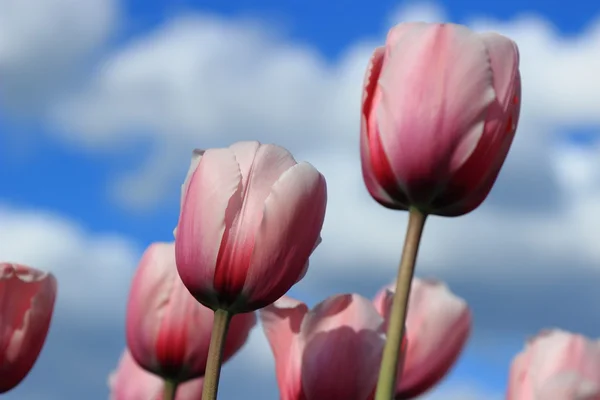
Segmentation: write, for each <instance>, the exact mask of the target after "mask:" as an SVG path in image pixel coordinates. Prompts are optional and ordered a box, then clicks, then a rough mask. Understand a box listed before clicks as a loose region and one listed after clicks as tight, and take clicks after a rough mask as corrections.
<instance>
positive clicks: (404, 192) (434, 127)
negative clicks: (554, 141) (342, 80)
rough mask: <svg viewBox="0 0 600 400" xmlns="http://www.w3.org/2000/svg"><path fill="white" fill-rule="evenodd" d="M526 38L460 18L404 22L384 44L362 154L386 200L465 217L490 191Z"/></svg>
mask: <svg viewBox="0 0 600 400" xmlns="http://www.w3.org/2000/svg"><path fill="white" fill-rule="evenodd" d="M518 67H519V53H518V49H517V45H516V44H515V43H514V42H512V41H511V40H510V39H507V38H505V37H504V36H501V35H498V34H495V33H483V34H478V33H475V32H472V31H470V30H469V29H467V28H466V27H464V26H460V25H454V24H427V23H403V24H400V25H398V26H396V27H394V28H392V29H391V30H390V32H389V34H388V37H387V41H386V44H385V47H380V48H377V49H376V50H375V53H374V54H373V57H372V59H371V63H370V65H369V68H368V70H367V74H366V77H365V84H364V87H365V89H364V94H363V102H362V125H361V158H362V168H363V178H364V181H365V184H366V186H367V189H368V190H369V192H370V193H371V196H373V198H374V199H375V200H377V201H378V202H379V203H380V204H382V205H384V206H385V207H388V208H392V209H400V210H406V209H408V208H409V207H416V208H417V209H419V210H420V211H421V212H423V213H425V214H437V215H442V216H459V215H463V214H466V213H468V212H470V211H472V210H474V209H475V208H477V207H478V206H479V205H480V204H481V203H482V202H483V200H485V198H486V197H487V195H488V193H489V192H490V190H491V188H492V186H493V184H494V182H495V180H496V178H497V176H498V173H499V172H500V169H501V167H502V164H503V163H504V160H505V158H506V155H507V154H508V151H509V149H510V145H511V143H512V140H513V137H514V135H515V131H516V127H517V122H518V119H519V110H520V105H521V78H520V74H519V69H518Z"/></svg>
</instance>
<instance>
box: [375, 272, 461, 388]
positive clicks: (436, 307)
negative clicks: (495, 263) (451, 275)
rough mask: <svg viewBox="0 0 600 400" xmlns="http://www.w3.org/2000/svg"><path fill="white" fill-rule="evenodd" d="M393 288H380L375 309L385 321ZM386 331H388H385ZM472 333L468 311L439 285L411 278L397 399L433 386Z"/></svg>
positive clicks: (445, 288)
mask: <svg viewBox="0 0 600 400" xmlns="http://www.w3.org/2000/svg"><path fill="white" fill-rule="evenodd" d="M394 290H395V288H394V286H393V285H391V286H388V287H385V288H384V289H382V290H381V291H380V292H379V293H378V294H377V296H376V297H375V300H374V304H375V308H376V309H377V310H378V311H379V313H380V314H381V315H382V316H383V317H384V318H385V319H386V321H387V320H388V318H389V313H390V310H391V307H392V299H393V295H394V292H393V291H394ZM386 329H387V328H386ZM470 332H471V311H470V310H469V307H468V305H467V303H466V302H465V301H464V300H463V299H461V298H459V297H456V296H455V295H454V294H452V292H450V290H449V289H448V287H447V286H446V285H444V284H442V283H441V282H437V281H432V280H421V279H419V278H414V279H413V282H412V287H411V291H410V298H409V303H408V314H407V317H406V340H407V348H406V352H405V354H404V365H403V367H402V368H401V369H400V370H399V371H400V372H399V374H398V387H397V391H396V399H412V398H415V397H417V396H418V395H420V394H422V393H424V392H426V391H427V390H429V389H431V388H432V387H433V386H434V385H436V384H437V383H438V382H439V381H440V380H441V379H442V378H443V377H444V376H445V375H446V374H447V373H448V371H449V370H450V368H451V367H452V366H453V365H454V363H455V362H456V360H457V359H458V357H459V356H460V353H461V352H462V350H463V348H464V346H465V343H466V341H467V339H468V337H469V334H470Z"/></svg>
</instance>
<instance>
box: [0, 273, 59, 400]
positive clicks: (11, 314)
mask: <svg viewBox="0 0 600 400" xmlns="http://www.w3.org/2000/svg"><path fill="white" fill-rule="evenodd" d="M56 288H57V285H56V279H55V278H54V276H53V275H52V274H50V273H46V272H42V271H38V270H36V269H34V268H30V267H26V266H24V265H18V264H10V263H0V299H1V301H0V315H1V316H2V318H0V330H1V332H2V335H1V336H0V349H1V350H0V393H4V392H7V391H9V390H11V389H12V388H14V387H15V386H17V385H18V384H19V383H20V382H21V381H22V380H23V379H24V378H25V377H26V376H27V374H28V373H29V371H30V370H31V368H32V367H33V365H34V364H35V362H36V360H37V358H38V356H39V354H40V351H41V350H42V347H43V346H44V342H45V341H46V336H47V334H48V329H49V328H50V322H51V320H52V313H53V310H54V302H55V300H56Z"/></svg>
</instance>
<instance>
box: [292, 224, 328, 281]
mask: <svg viewBox="0 0 600 400" xmlns="http://www.w3.org/2000/svg"><path fill="white" fill-rule="evenodd" d="M322 241H323V239H322V238H321V236H320V235H319V238H318V239H317V243H315V245H314V247H313V249H312V252H311V254H312V253H314V252H315V250H316V249H317V247H319V245H320V244H321V242H322ZM309 261H310V260H309ZM309 261H306V264H304V267H303V268H302V272H301V273H300V276H299V277H298V280H297V281H296V282H295V283H298V282H300V281H301V280H302V279H304V277H305V276H306V273H307V272H308V266H309V264H310V263H309Z"/></svg>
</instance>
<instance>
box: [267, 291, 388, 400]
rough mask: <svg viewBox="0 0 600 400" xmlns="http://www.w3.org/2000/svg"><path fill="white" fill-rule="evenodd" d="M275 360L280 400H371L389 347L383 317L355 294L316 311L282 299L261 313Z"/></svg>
mask: <svg viewBox="0 0 600 400" xmlns="http://www.w3.org/2000/svg"><path fill="white" fill-rule="evenodd" d="M260 317H261V320H262V324H263V329H264V331H265V334H266V336H267V339H268V340H269V343H270V345H271V349H272V350H273V354H274V356H275V367H276V373H277V382H278V385H279V391H280V398H281V400H317V399H344V400H366V399H368V398H370V395H371V393H372V392H373V390H374V388H375V385H376V383H377V375H378V371H379V363H380V362H381V354H382V352H383V346H384V344H385V337H384V331H383V318H382V317H381V316H380V315H379V314H378V313H377V310H375V307H374V306H373V304H372V303H371V302H370V301H369V300H367V299H365V298H363V297H361V296H359V295H356V294H346V295H337V296H333V297H330V298H329V299H327V300H325V301H323V302H322V303H320V304H318V305H317V306H316V307H315V308H314V309H312V310H311V311H309V310H308V307H307V306H306V305H305V304H304V303H301V302H299V301H296V300H294V299H291V298H289V297H283V298H281V299H280V300H278V301H276V302H275V303H274V304H272V305H270V306H268V307H266V308H264V309H263V310H261V311H260Z"/></svg>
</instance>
